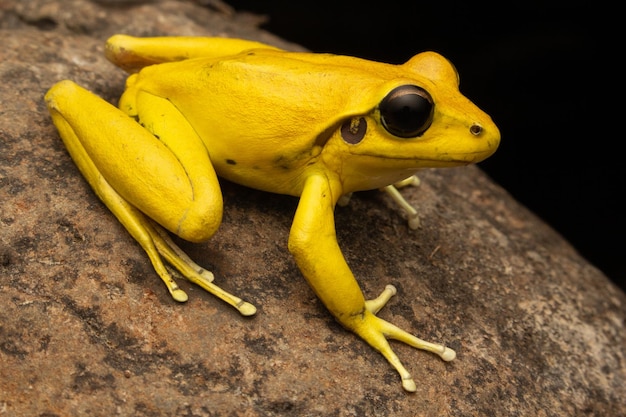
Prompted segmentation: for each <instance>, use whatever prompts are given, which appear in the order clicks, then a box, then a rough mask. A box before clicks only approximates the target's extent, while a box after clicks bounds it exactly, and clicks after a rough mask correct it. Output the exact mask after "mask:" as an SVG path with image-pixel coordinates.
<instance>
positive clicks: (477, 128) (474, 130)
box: [469, 123, 483, 136]
mask: <svg viewBox="0 0 626 417" xmlns="http://www.w3.org/2000/svg"><path fill="white" fill-rule="evenodd" d="M469 130H470V133H471V134H472V135H474V136H478V135H480V134H481V133H483V127H482V126H481V125H479V124H478V123H473V124H472V125H471V126H470V129H469Z"/></svg>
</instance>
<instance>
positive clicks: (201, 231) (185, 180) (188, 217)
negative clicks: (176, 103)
mask: <svg viewBox="0 0 626 417" xmlns="http://www.w3.org/2000/svg"><path fill="white" fill-rule="evenodd" d="M46 102H47V104H48V108H49V110H50V113H51V115H52V119H53V122H54V124H55V125H56V127H57V129H58V130H59V133H60V135H61V138H62V139H63V141H64V143H65V146H66V148H67V149H68V151H69V153H70V155H71V156H72V158H73V159H74V161H75V163H76V165H77V166H78V168H79V170H80V171H81V173H82V174H83V176H84V177H85V178H86V179H87V181H88V182H89V184H90V185H91V187H92V188H93V189H94V191H95V192H96V194H97V195H98V197H99V198H100V199H101V200H102V201H103V202H104V203H105V204H106V205H107V207H108V208H109V209H110V210H111V212H112V213H113V214H114V215H115V216H116V217H117V218H118V220H119V221H120V222H121V223H122V224H123V225H124V227H125V228H126V229H127V230H128V232H129V233H130V234H131V235H132V236H133V238H135V240H136V241H137V242H138V243H139V244H140V245H141V247H142V248H143V249H144V250H145V252H146V253H147V254H148V257H149V258H150V261H151V262H152V265H153V266H154V269H155V271H156V272H157V273H158V274H159V276H160V277H161V279H162V280H163V282H164V283H165V284H166V286H167V288H168V290H169V292H170V293H171V295H172V297H173V298H174V299H175V300H177V301H180V302H184V301H186V300H187V294H185V292H184V291H183V290H181V289H180V288H179V287H178V285H177V284H176V282H175V281H174V279H173V278H172V277H171V275H170V274H169V272H168V271H167V269H166V268H165V265H164V264H163V262H162V258H163V259H165V260H166V261H167V262H169V263H170V264H171V265H173V266H174V267H175V268H176V269H178V270H179V271H180V272H181V274H183V275H184V276H185V277H186V278H187V279H189V280H190V281H192V282H194V283H196V284H198V285H200V286H201V287H203V288H204V289H206V290H207V291H209V292H211V293H213V294H214V295H216V296H217V297H219V298H221V299H222V300H224V301H226V302H227V303H229V304H231V305H233V306H235V307H236V308H237V309H238V310H239V311H240V312H241V313H242V314H244V315H250V314H254V312H255V308H254V306H252V305H250V304H248V303H246V302H244V301H242V300H241V299H239V298H237V297H235V296H232V295H231V294H228V293H226V292H224V291H223V290H222V289H220V288H219V287H217V286H215V285H214V284H213V283H212V282H211V281H212V280H213V274H211V273H210V272H209V271H206V270H204V269H202V268H200V267H199V266H198V265H196V264H195V263H194V262H192V261H191V260H190V259H189V258H188V257H187V256H186V255H185V254H184V253H183V251H182V250H181V249H179V248H178V247H177V246H176V245H175V244H174V243H173V242H172V241H171V239H170V238H169V237H168V236H167V234H166V232H165V231H164V230H162V229H161V227H160V226H159V225H158V224H155V223H153V222H152V221H151V220H150V219H149V218H152V219H154V220H155V221H156V222H158V223H160V224H162V225H164V226H166V227H167V228H168V229H170V230H172V231H173V232H175V233H178V234H179V235H181V237H183V238H186V239H189V240H193V241H200V240H202V239H205V238H208V237H210V236H211V235H212V234H213V232H214V231H215V230H216V229H217V226H218V225H219V222H220V221H221V212H222V206H221V204H222V203H221V194H220V192H219V186H218V185H217V178H216V177H215V173H214V172H213V171H212V169H211V166H210V162H209V165H208V166H204V168H205V172H204V173H203V174H202V175H199V174H198V172H194V169H193V168H191V169H187V167H186V166H185V167H181V166H180V165H181V163H189V162H199V161H198V158H201V156H198V155H196V154H194V153H195V152H198V149H197V147H198V146H197V145H196V148H194V142H193V141H191V143H189V144H188V143H187V142H180V143H179V144H178V146H177V144H176V143H170V144H169V145H171V146H166V145H165V144H164V143H162V142H161V141H159V140H156V139H155V136H153V135H152V134H150V133H149V132H148V131H147V130H145V129H143V128H142V127H141V126H139V125H138V124H137V123H136V122H135V121H134V120H132V119H131V118H130V117H128V116H127V115H125V114H124V113H122V112H121V111H120V110H119V109H117V108H116V107H114V106H112V105H110V104H108V103H107V102H105V101H104V100H102V99H100V98H99V97H97V96H95V95H93V94H91V93H90V92H88V91H87V90H85V89H83V88H81V87H79V86H77V85H76V84H74V83H72V82H70V81H62V82H60V83H58V84H56V85H55V86H53V87H52V88H51V89H50V91H49V92H48V93H47V94H46ZM77 103H78V104H77ZM178 130H180V129H178ZM177 133H180V132H177ZM168 140H171V139H168ZM181 143H182V144H184V145H185V146H181ZM187 145H188V148H187ZM182 147H185V149H181V148H182ZM202 149H203V148H202ZM203 150H204V149H203ZM204 153H205V154H206V150H204ZM190 155H192V156H191V157H190ZM207 158H208V156H207ZM206 171H208V173H207V172H206ZM198 177H200V178H198ZM189 189H191V191H192V193H190V192H189ZM214 195H217V197H214ZM198 205H200V206H202V207H204V211H203V210H202V207H198ZM144 213H145V214H144ZM146 214H147V216H146ZM148 217H149V218H148ZM161 257H162V258H161Z"/></svg>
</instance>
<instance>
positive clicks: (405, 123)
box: [378, 85, 435, 138]
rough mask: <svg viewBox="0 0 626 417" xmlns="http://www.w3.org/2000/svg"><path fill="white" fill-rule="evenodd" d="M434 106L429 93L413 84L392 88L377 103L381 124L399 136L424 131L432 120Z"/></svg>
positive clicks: (408, 136)
mask: <svg viewBox="0 0 626 417" xmlns="http://www.w3.org/2000/svg"><path fill="white" fill-rule="evenodd" d="M434 108H435V106H434V104H433V99H432V97H431V96H430V94H428V92H427V91H426V90H424V89H423V88H420V87H417V86H415V85H402V86H400V87H397V88H394V89H393V90H391V92H390V93H389V94H387V97H385V98H384V99H383V101H381V102H380V104H379V105H378V110H379V111H380V120H381V121H382V124H383V126H384V127H385V129H387V131H388V132H389V133H391V134H392V135H394V136H397V137H400V138H414V137H416V136H420V135H421V134H422V133H424V132H425V131H426V129H428V128H429V127H430V124H431V123H432V121H433V110H434Z"/></svg>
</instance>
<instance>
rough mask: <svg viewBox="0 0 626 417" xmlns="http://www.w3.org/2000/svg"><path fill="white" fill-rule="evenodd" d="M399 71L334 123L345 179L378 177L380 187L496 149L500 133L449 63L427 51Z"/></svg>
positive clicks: (473, 159) (367, 91) (365, 92)
mask: <svg viewBox="0 0 626 417" xmlns="http://www.w3.org/2000/svg"><path fill="white" fill-rule="evenodd" d="M397 68H398V71H397V74H394V77H392V78H391V79H389V80H388V81H386V82H384V83H382V85H380V84H379V85H376V86H371V87H370V88H369V89H364V90H362V95H360V97H359V98H358V99H355V100H354V102H352V103H351V104H350V105H349V106H348V108H349V111H347V113H349V114H345V115H344V117H343V119H342V120H341V121H339V124H340V125H341V127H340V128H339V129H338V130H337V131H336V133H335V135H334V136H335V139H336V142H335V144H336V145H337V146H340V147H342V148H343V149H342V151H341V153H342V155H344V157H343V158H342V169H343V170H344V171H345V170H347V171H349V175H345V176H344V177H350V178H353V179H355V180H356V179H357V178H359V177H362V176H369V178H370V181H371V178H372V176H376V175H379V176H380V178H381V179H380V182H381V183H384V182H387V181H388V180H389V179H393V178H395V177H406V176H409V175H411V174H412V173H414V172H415V171H417V170H418V169H421V168H428V167H451V166H459V165H467V164H471V163H476V162H480V161H482V160H483V159H485V158H487V157H488V156H490V155H491V154H493V153H494V152H495V150H496V149H497V147H498V145H499V143H500V132H499V131H498V128H497V127H496V125H495V124H494V123H493V121H492V120H491V118H490V117H489V116H488V115H487V114H485V113H484V112H483V111H482V110H480V109H479V108H478V107H476V106H475V105H474V104H473V103H472V102H470V101H469V100H468V99H467V98H465V97H464V96H463V95H462V94H461V93H460V92H459V77H458V74H457V72H456V70H455V68H454V67H453V66H452V64H450V62H449V61H448V60H447V59H445V58H444V57H442V56H441V55H438V54H436V53H434V52H425V53H421V54H419V55H416V56H414V57H413V58H411V59H410V60H409V61H408V62H406V63H405V64H403V65H399V66H397ZM339 138H340V140H339ZM338 142H341V143H340V144H339V143H338ZM355 182H357V183H358V182H359V181H358V180H356V181H355ZM377 185H380V184H377ZM355 187H356V188H360V185H356V184H355ZM350 188H352V187H350Z"/></svg>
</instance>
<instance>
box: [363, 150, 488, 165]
mask: <svg viewBox="0 0 626 417" xmlns="http://www.w3.org/2000/svg"><path fill="white" fill-rule="evenodd" d="M494 152H495V149H493V150H489V151H475V152H464V153H461V154H445V153H442V154H438V155H437V157H436V158H433V157H428V156H424V157H422V156H410V157H409V156H390V155H383V154H379V153H371V152H366V153H358V154H357V153H355V156H356V155H359V156H366V157H371V158H376V159H377V160H379V161H390V162H391V163H392V164H394V165H403V166H404V165H406V166H411V167H416V168H439V167H455V166H464V165H471V164H475V163H478V162H481V161H483V160H485V159H487V158H488V157H489V156H491V155H492V154H493V153H494ZM398 162H400V164H398Z"/></svg>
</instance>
